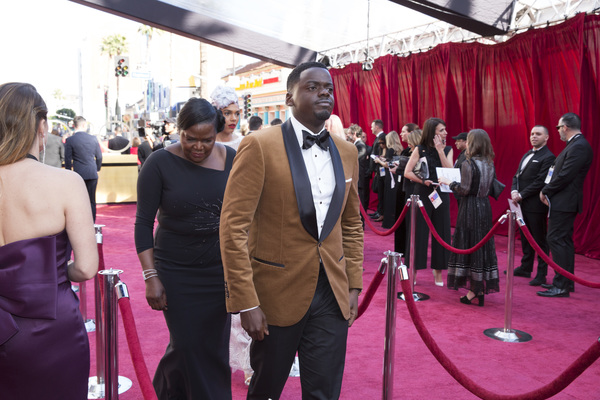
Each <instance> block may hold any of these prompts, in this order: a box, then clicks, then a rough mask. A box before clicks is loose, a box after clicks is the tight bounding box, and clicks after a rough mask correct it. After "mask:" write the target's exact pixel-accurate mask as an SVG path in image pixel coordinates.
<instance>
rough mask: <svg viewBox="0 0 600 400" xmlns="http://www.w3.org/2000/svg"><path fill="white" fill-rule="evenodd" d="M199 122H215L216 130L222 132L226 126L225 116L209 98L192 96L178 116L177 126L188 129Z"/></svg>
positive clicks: (180, 128)
mask: <svg viewBox="0 0 600 400" xmlns="http://www.w3.org/2000/svg"><path fill="white" fill-rule="evenodd" d="M198 124H214V126H215V129H216V132H221V131H222V130H223V129H224V128H225V118H223V113H222V112H221V111H220V110H217V109H216V108H215V107H214V106H213V105H212V104H210V103H209V102H208V100H206V99H200V98H197V97H192V98H191V99H189V100H188V101H187V102H186V103H185V104H184V105H183V107H182V108H181V111H180V112H179V115H178V116H177V128H179V130H186V129H189V128H190V127H192V126H194V125H198Z"/></svg>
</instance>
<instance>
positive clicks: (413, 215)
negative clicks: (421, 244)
mask: <svg viewBox="0 0 600 400" xmlns="http://www.w3.org/2000/svg"><path fill="white" fill-rule="evenodd" d="M419 204H423V203H421V200H419V196H418V195H416V194H411V195H410V250H409V251H410V254H409V256H408V259H409V262H408V263H409V264H410V288H411V289H412V294H413V299H414V300H415V301H424V300H429V299H430V297H429V296H428V295H426V294H425V293H419V292H415V232H416V227H417V207H419ZM398 298H399V299H401V300H404V293H402V292H400V293H398Z"/></svg>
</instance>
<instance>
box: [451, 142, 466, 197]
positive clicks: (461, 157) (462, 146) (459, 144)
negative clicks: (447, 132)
mask: <svg viewBox="0 0 600 400" xmlns="http://www.w3.org/2000/svg"><path fill="white" fill-rule="evenodd" d="M468 134H469V133H468V132H461V133H459V134H458V135H456V136H452V139H454V145H455V146H456V150H459V151H460V154H459V155H458V158H457V159H456V161H455V162H454V168H458V170H459V171H460V166H461V165H462V163H464V162H465V160H466V159H467V136H468ZM454 197H455V198H456V203H457V204H458V205H459V206H460V198H461V196H460V195H458V194H456V193H454Z"/></svg>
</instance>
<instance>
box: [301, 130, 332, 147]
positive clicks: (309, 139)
mask: <svg viewBox="0 0 600 400" xmlns="http://www.w3.org/2000/svg"><path fill="white" fill-rule="evenodd" d="M328 140H329V132H327V129H323V130H322V131H321V133H319V134H318V135H312V134H311V133H310V132H308V131H304V130H303V131H302V148H303V149H304V150H306V149H310V148H311V147H312V145H313V144H315V143H316V144H317V146H319V147H320V148H321V149H323V150H325V151H327V150H329V142H328Z"/></svg>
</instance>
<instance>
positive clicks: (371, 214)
mask: <svg viewBox="0 0 600 400" xmlns="http://www.w3.org/2000/svg"><path fill="white" fill-rule="evenodd" d="M375 214H377V211H375V212H373V213H368V214H367V215H368V216H369V217H372V216H373V215H375Z"/></svg>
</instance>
